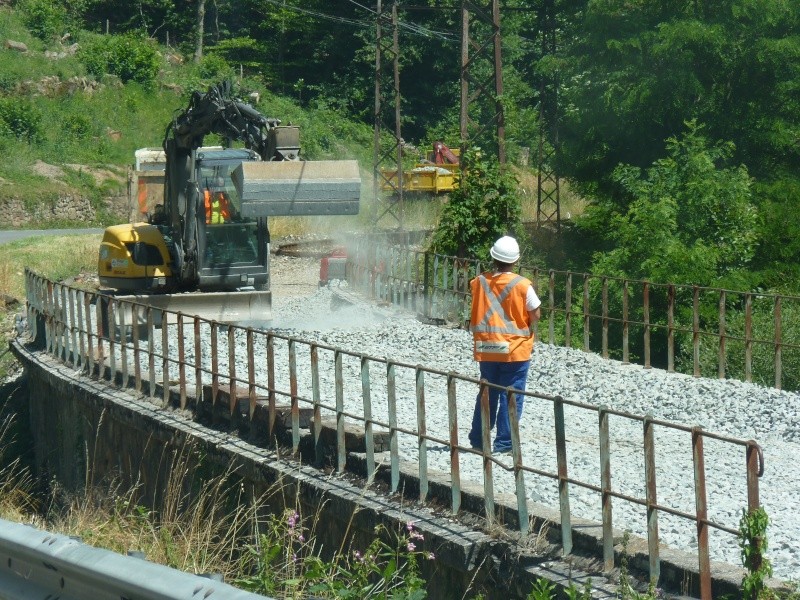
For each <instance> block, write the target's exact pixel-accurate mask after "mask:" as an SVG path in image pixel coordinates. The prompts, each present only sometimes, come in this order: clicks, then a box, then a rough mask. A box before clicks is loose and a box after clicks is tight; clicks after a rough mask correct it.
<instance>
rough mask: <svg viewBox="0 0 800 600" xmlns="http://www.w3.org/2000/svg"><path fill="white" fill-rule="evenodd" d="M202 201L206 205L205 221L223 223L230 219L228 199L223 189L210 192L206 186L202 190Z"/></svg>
mask: <svg viewBox="0 0 800 600" xmlns="http://www.w3.org/2000/svg"><path fill="white" fill-rule="evenodd" d="M203 203H204V204H205V207H206V223H225V222H226V221H230V220H231V206H230V201H229V200H228V196H227V194H226V193H225V192H224V191H223V190H218V191H214V192H212V191H211V190H210V189H208V188H206V189H205V191H204V192H203Z"/></svg>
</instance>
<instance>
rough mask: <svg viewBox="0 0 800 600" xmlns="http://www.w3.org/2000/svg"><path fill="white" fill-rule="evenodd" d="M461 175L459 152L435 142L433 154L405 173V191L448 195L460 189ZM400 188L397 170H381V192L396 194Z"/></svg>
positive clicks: (430, 153) (429, 154)
mask: <svg viewBox="0 0 800 600" xmlns="http://www.w3.org/2000/svg"><path fill="white" fill-rule="evenodd" d="M460 175H461V165H460V164H459V151H458V150H451V149H450V148H448V147H447V146H445V145H444V144H443V143H442V142H434V144H433V152H429V153H428V156H427V158H426V160H424V161H422V162H419V163H417V164H416V166H415V167H414V168H413V169H409V170H404V171H403V191H404V192H419V193H424V194H446V193H448V192H452V191H453V190H454V189H456V188H457V187H458V180H459V177H460ZM399 186H400V182H399V178H398V175H397V169H381V190H383V191H384V192H394V191H396V190H397V189H398V188H399Z"/></svg>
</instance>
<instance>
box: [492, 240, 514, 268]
mask: <svg viewBox="0 0 800 600" xmlns="http://www.w3.org/2000/svg"><path fill="white" fill-rule="evenodd" d="M489 254H491V255H492V258H493V259H495V260H497V261H499V262H502V263H508V264H511V263H515V262H517V261H518V260H519V244H517V240H515V239H514V238H513V237H511V236H508V235H504V236H503V237H501V238H500V239H499V240H497V241H496V242H495V243H494V246H492V249H491V250H489Z"/></svg>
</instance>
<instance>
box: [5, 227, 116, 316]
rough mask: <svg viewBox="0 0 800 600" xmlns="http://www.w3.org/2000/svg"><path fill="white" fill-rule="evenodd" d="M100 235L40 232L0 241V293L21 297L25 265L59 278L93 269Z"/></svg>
mask: <svg viewBox="0 0 800 600" xmlns="http://www.w3.org/2000/svg"><path fill="white" fill-rule="evenodd" d="M100 240H101V235H64V236H56V235H52V236H51V235H44V236H37V237H32V238H27V239H24V240H18V241H15V242H10V243H8V244H2V245H0V265H2V266H0V294H7V295H9V296H12V297H14V298H17V299H20V300H21V299H23V298H24V297H25V278H24V273H25V267H28V268H31V269H33V270H34V271H36V272H38V273H39V274H41V275H44V276H46V277H49V278H51V279H55V280H60V279H63V278H65V277H69V276H70V275H76V274H77V273H80V272H81V271H92V272H94V271H96V270H97V252H98V250H99V248H100Z"/></svg>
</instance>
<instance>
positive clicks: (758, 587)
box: [739, 507, 772, 600]
mask: <svg viewBox="0 0 800 600" xmlns="http://www.w3.org/2000/svg"><path fill="white" fill-rule="evenodd" d="M768 525H769V517H768V516H767V511H766V510H764V508H763V507H758V508H757V509H755V510H753V511H750V512H747V511H746V510H745V509H742V518H741V519H740V520H739V548H740V549H741V555H742V564H743V565H744V568H745V569H747V574H746V575H745V576H744V578H743V579H742V596H743V598H744V599H745V600H757V599H758V598H770V597H772V593H771V592H770V591H769V590H768V589H767V587H766V585H765V584H764V580H765V579H767V578H769V577H771V576H772V565H771V564H770V561H769V559H768V558H766V557H765V556H764V554H765V553H766V551H767V526H768Z"/></svg>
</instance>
